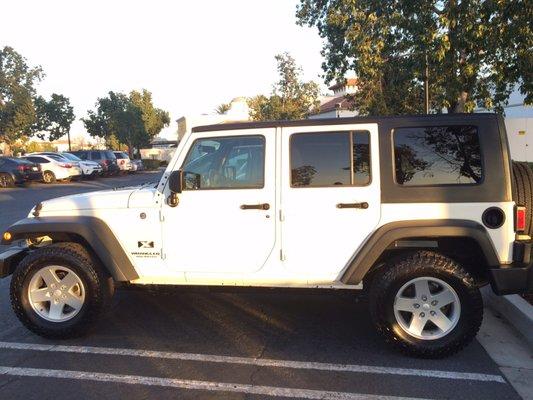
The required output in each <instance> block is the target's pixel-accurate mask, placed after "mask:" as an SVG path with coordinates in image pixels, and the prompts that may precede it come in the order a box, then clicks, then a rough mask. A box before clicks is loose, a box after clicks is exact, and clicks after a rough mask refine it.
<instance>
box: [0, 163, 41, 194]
mask: <svg viewBox="0 0 533 400" xmlns="http://www.w3.org/2000/svg"><path fill="white" fill-rule="evenodd" d="M42 179H43V174H42V172H41V166H40V165H39V164H34V163H32V162H29V161H26V160H22V159H18V158H11V157H0V188H7V187H13V186H14V185H15V183H26V182H30V181H41V180H42Z"/></svg>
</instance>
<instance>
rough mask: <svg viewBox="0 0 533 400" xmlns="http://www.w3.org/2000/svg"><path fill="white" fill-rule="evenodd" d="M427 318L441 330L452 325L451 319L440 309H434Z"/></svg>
mask: <svg viewBox="0 0 533 400" xmlns="http://www.w3.org/2000/svg"><path fill="white" fill-rule="evenodd" d="M429 318H430V320H431V322H433V323H434V324H435V325H436V326H437V328H439V329H440V330H441V331H442V332H446V331H448V330H449V329H450V327H451V326H452V321H451V320H450V319H449V318H448V317H447V316H446V315H444V313H443V312H442V311H440V310H439V311H436V313H435V315H434V316H430V317H429Z"/></svg>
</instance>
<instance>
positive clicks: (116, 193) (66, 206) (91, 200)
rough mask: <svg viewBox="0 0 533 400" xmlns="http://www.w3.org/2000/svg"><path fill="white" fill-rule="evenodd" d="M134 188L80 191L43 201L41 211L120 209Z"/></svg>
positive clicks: (124, 205) (123, 206) (126, 202)
mask: <svg viewBox="0 0 533 400" xmlns="http://www.w3.org/2000/svg"><path fill="white" fill-rule="evenodd" d="M135 190H136V189H134V188H124V189H120V190H104V191H98V192H89V193H80V194H74V195H71V196H64V197H58V198H56V199H51V200H46V201H43V202H42V203H41V204H42V209H41V210H42V213H47V212H55V211H74V210H95V209H122V208H127V207H128V199H129V197H130V195H131V194H132V193H133V192H134V191H135Z"/></svg>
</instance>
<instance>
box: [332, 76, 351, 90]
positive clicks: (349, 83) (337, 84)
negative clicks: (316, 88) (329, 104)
mask: <svg viewBox="0 0 533 400" xmlns="http://www.w3.org/2000/svg"><path fill="white" fill-rule="evenodd" d="M343 86H357V79H355V78H348V79H345V80H344V81H341V82H337V83H336V84H334V85H333V86H330V87H329V90H337V89H339V88H341V87H343Z"/></svg>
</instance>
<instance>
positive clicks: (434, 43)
mask: <svg viewBox="0 0 533 400" xmlns="http://www.w3.org/2000/svg"><path fill="white" fill-rule="evenodd" d="M296 15H297V20H298V23H299V24H301V25H307V26H311V27H313V26H314V27H317V28H318V32H319V34H320V36H321V37H322V38H323V39H324V47H323V50H322V54H323V56H324V63H323V70H324V71H325V76H326V80H327V82H330V81H332V80H334V79H337V80H339V79H343V77H344V75H345V73H346V72H347V71H354V72H355V73H356V75H357V77H358V80H359V91H358V93H356V94H355V95H354V96H353V100H354V105H355V108H356V109H357V110H358V111H359V112H360V113H362V114H404V113H412V112H422V110H423V105H424V101H423V80H424V76H425V67H426V57H427V67H428V70H429V83H430V100H431V102H430V104H431V109H432V110H434V111H436V112H440V111H442V110H443V109H447V110H448V111H449V112H471V111H473V110H474V108H475V107H476V106H482V107H485V108H488V109H496V110H501V109H502V107H503V106H504V105H505V104H506V103H507V101H508V98H509V95H510V93H511V92H512V91H513V90H514V89H515V88H519V90H520V92H521V93H522V94H523V95H524V96H525V99H526V102H528V103H531V102H532V101H533V68H532V67H531V66H532V65H533V52H532V48H533V34H532V28H531V26H532V25H531V20H532V16H533V3H532V2H531V1H528V0H501V1H492V0H473V1H464V0H449V1H440V0H431V1H422V0H414V1H401V0H391V1H386V2H384V1H375V0H360V1H353V0H321V1H315V0H300V4H299V6H298V7H297V12H296Z"/></svg>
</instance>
